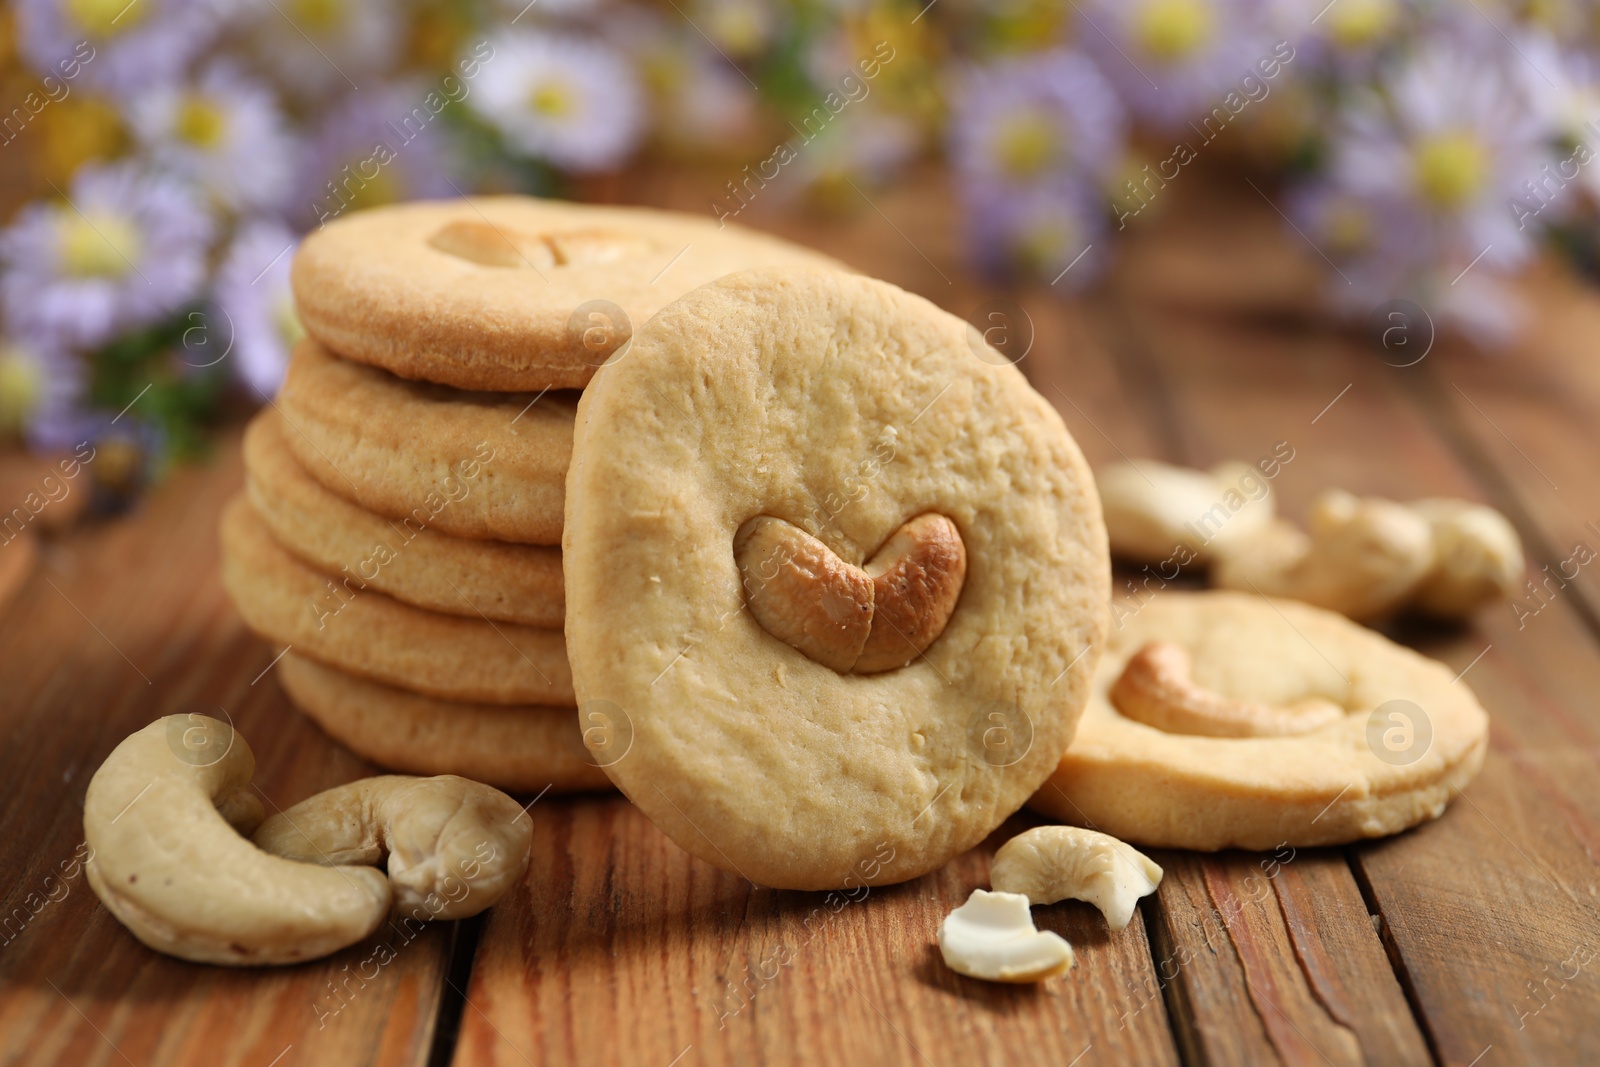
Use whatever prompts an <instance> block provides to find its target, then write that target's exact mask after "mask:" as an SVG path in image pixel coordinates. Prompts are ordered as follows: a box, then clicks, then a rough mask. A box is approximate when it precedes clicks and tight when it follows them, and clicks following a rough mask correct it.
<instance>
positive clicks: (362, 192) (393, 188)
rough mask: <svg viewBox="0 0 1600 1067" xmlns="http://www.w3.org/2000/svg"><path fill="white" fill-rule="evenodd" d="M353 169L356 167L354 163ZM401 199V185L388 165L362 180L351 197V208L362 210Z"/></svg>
mask: <svg viewBox="0 0 1600 1067" xmlns="http://www.w3.org/2000/svg"><path fill="white" fill-rule="evenodd" d="M351 169H352V170H354V169H355V166H354V165H353V164H352V167H351ZM399 199H400V187H399V185H397V184H396V183H395V180H394V178H393V177H392V176H391V175H390V174H389V171H388V168H387V167H386V168H384V169H383V170H380V171H378V173H377V174H376V175H374V176H373V177H371V178H364V179H363V180H362V184H361V185H360V187H359V188H357V189H356V190H355V191H354V193H353V195H352V196H351V197H350V208H351V210H353V211H360V210H361V209H362V208H368V207H381V206H382V205H384V204H392V203H394V202H395V201H397V200H399Z"/></svg>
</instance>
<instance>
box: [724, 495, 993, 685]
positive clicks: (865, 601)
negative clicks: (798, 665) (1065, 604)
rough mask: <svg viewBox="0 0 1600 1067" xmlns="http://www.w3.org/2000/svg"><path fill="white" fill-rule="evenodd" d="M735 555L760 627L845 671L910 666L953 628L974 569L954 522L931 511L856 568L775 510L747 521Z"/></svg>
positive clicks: (740, 532)
mask: <svg viewBox="0 0 1600 1067" xmlns="http://www.w3.org/2000/svg"><path fill="white" fill-rule="evenodd" d="M733 552H734V559H735V560H736V561H737V562H738V564H739V570H740V572H741V573H742V574H743V576H744V588H745V599H746V602H747V603H748V604H749V606H750V613H751V614H752V615H753V616H755V619H756V622H758V623H759V624H760V625H761V628H762V629H764V630H766V631H767V632H768V633H769V634H771V635H772V636H774V637H776V638H778V640H780V641H784V642H786V643H787V644H790V645H792V646H794V648H796V649H798V650H799V651H800V652H801V653H802V654H804V655H805V656H807V657H809V658H810V659H813V660H815V661H817V662H818V663H821V664H823V665H824V666H826V667H832V668H833V669H834V670H836V671H839V672H840V673H848V672H852V671H853V672H855V673H857V674H869V673H872V672H874V671H886V670H892V669H894V668H896V667H903V666H905V665H906V664H907V663H909V662H911V661H912V660H913V659H915V658H916V657H917V656H918V655H919V654H920V653H921V652H923V650H925V649H926V648H927V647H928V646H929V645H931V644H933V642H934V641H935V639H937V638H938V636H939V635H940V634H941V633H943V632H944V628H945V625H946V624H947V623H948V622H949V621H950V615H951V613H952V612H953V611H954V610H955V606H956V600H957V599H958V598H959V597H960V596H961V586H962V583H963V582H965V581H966V576H967V553H966V546H965V545H964V544H963V543H962V540H961V533H960V531H958V530H957V529H956V525H955V523H953V522H951V521H950V520H949V519H947V518H945V517H944V516H943V515H937V514H934V513H932V512H929V513H927V514H924V515H919V516H917V517H916V518H914V519H911V520H910V521H909V522H907V523H905V524H904V525H903V526H901V527H900V529H899V530H897V531H895V533H894V535H893V536H892V537H890V538H889V540H888V541H887V542H885V543H884V545H883V547H882V548H880V549H879V550H878V551H877V553H876V554H875V555H874V556H873V558H872V559H870V560H868V561H867V563H866V565H865V567H855V566H852V565H851V564H849V563H846V562H845V561H844V560H842V559H840V558H839V556H838V555H837V554H836V553H835V552H834V551H833V550H832V549H831V548H829V547H828V546H827V545H825V544H823V543H822V542H821V541H819V540H817V539H816V538H815V537H812V536H811V535H810V534H808V533H806V532H805V531H804V530H802V529H800V528H799V527H798V526H795V525H794V524H792V523H788V522H785V521H783V520H782V519H776V518H773V517H772V516H770V515H758V516H756V517H755V518H753V519H751V520H750V521H748V522H746V523H745V524H744V525H743V526H741V527H740V528H739V532H738V533H737V534H736V535H735V536H734V541H733Z"/></svg>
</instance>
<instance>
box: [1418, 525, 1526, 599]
mask: <svg viewBox="0 0 1600 1067" xmlns="http://www.w3.org/2000/svg"><path fill="white" fill-rule="evenodd" d="M1411 510H1412V511H1414V512H1416V513H1417V514H1418V515H1420V516H1421V517H1422V518H1424V519H1426V520H1427V521H1428V523H1429V525H1430V526H1431V528H1432V530H1433V552H1434V563H1433V569H1432V570H1430V571H1429V572H1428V574H1427V577H1425V578H1424V579H1423V580H1422V584H1421V585H1420V586H1419V587H1418V588H1417V591H1416V593H1415V594H1414V596H1413V600H1412V604H1413V606H1414V607H1415V608H1416V609H1417V610H1419V611H1421V612H1423V613H1424V614H1427V615H1432V616H1435V617H1436V618H1442V619H1460V618H1465V617H1466V616H1468V615H1470V614H1472V612H1473V611H1474V610H1475V609H1477V608H1478V607H1480V606H1482V605H1483V604H1486V603H1489V602H1491V601H1494V600H1505V599H1509V598H1511V597H1514V596H1516V594H1517V591H1518V588H1519V586H1520V585H1521V583H1522V574H1523V559H1522V541H1521V539H1520V538H1518V537H1517V531H1516V528H1515V527H1513V526H1512V525H1511V523H1510V522H1509V521H1508V520H1507V519H1506V517H1505V516H1504V515H1502V514H1500V513H1499V512H1498V511H1496V510H1495V509H1494V508H1491V507H1486V506H1485V505H1483V504H1474V503H1472V502H1471V501H1467V500H1444V499H1436V498H1435V499H1428V500H1417V501H1413V502H1412V504H1411Z"/></svg>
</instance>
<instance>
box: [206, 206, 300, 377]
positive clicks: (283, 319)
mask: <svg viewBox="0 0 1600 1067" xmlns="http://www.w3.org/2000/svg"><path fill="white" fill-rule="evenodd" d="M296 243H297V238H296V237H295V235H294V234H293V233H292V232H290V230H289V229H288V227H286V226H283V225H281V224H279V223H276V222H270V221H265V220H260V221H256V222H252V223H249V224H248V225H246V226H243V227H241V228H240V230H239V233H238V235H237V236H236V237H235V238H234V240H233V244H232V246H231V247H229V249H228V255H227V258H225V259H224V260H223V261H222V267H221V268H220V269H219V270H218V271H217V282H216V288H215V290H214V291H213V297H214V299H215V301H216V306H217V311H218V313H219V316H220V318H221V320H222V323H223V324H224V326H222V327H219V330H218V331H217V332H219V333H221V334H222V337H223V339H224V340H223V343H227V342H231V345H232V347H231V348H230V349H228V350H227V351H228V354H229V355H231V356H232V357H233V359H234V366H233V369H234V373H235V374H236V375H237V376H238V377H239V379H240V380H241V381H243V382H244V383H245V385H247V386H249V388H250V390H251V392H253V393H254V394H255V395H256V396H258V397H260V398H262V399H267V398H270V397H272V396H273V395H274V394H276V393H277V391H278V386H280V385H282V384H283V372H284V368H285V367H287V366H288V363H289V352H290V350H291V349H292V348H293V347H294V346H295V344H296V343H297V342H298V341H299V340H300V339H301V338H302V337H304V336H305V330H304V329H303V328H302V327H301V325H300V320H299V319H298V318H296V317H295V312H294V295H293V294H292V293H291V292H290V291H289V261H290V260H291V259H292V258H293V256H294V246H295V244H296ZM227 327H231V331H230V330H229V329H228V328H227ZM219 355H220V353H219Z"/></svg>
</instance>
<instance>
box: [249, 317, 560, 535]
mask: <svg viewBox="0 0 1600 1067" xmlns="http://www.w3.org/2000/svg"><path fill="white" fill-rule="evenodd" d="M276 406H277V408H278V410H279V411H280V412H281V413H282V415H283V417H284V420H285V421H286V422H287V423H288V427H287V432H286V433H285V434H284V440H285V442H287V444H288V446H289V450H290V451H291V452H293V453H294V455H295V458H296V459H298V460H299V461H300V464H301V466H303V467H305V469H306V470H307V471H308V472H310V474H311V475H312V477H314V478H316V479H317V481H319V482H321V483H322V484H323V485H324V486H326V487H327V488H328V489H329V490H331V491H332V492H335V493H337V494H339V495H340V496H342V497H344V498H345V499H346V500H349V501H352V502H353V503H356V504H360V505H361V506H362V507H363V508H365V509H367V510H368V511H372V512H376V513H377V514H379V515H382V516H384V517H385V518H390V519H399V520H407V519H409V520H410V521H411V522H412V523H413V524H415V525H422V526H432V527H433V528H435V529H437V530H439V531H441V532H443V533H446V534H449V535H450V536H452V537H462V538H468V539H471V540H494V541H517V542H522V543H525V544H534V545H556V544H560V543H561V506H562V495H563V486H564V484H565V480H566V476H567V466H568V464H569V463H570V462H571V459H572V420H573V416H574V413H575V412H576V411H577V399H576V397H574V396H573V395H572V394H571V393H562V392H547V393H544V394H543V395H540V394H537V393H469V392H463V391H461V390H459V389H449V388H446V387H444V386H440V385H429V384H428V383H426V382H408V381H406V380H404V379H402V378H396V377H395V376H394V375H392V374H388V373H385V372H384V371H381V370H377V369H375V368H373V367H366V366H363V365H361V364H359V363H351V362H349V361H348V360H343V359H338V358H335V357H334V356H333V355H332V354H331V353H330V352H328V350H327V349H325V348H323V347H322V346H321V345H319V344H317V343H316V342H315V341H311V340H306V341H302V342H301V343H300V344H299V345H297V346H296V347H295V351H294V356H293V358H292V359H291V360H290V361H289V371H288V374H287V375H286V377H285V378H284V383H283V389H282V391H281V392H279V394H278V399H277V402H276Z"/></svg>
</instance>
